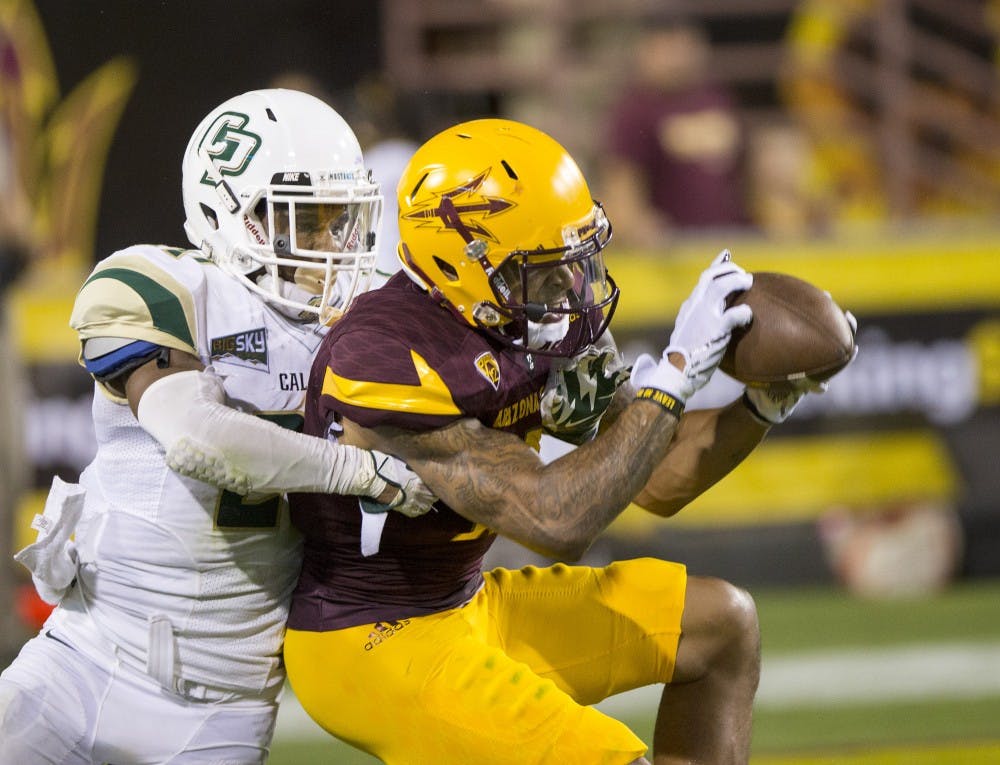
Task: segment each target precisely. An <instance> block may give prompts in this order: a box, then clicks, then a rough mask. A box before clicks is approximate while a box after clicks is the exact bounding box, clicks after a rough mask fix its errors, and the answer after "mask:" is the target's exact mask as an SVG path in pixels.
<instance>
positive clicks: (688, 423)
mask: <svg viewBox="0 0 1000 765" xmlns="http://www.w3.org/2000/svg"><path fill="white" fill-rule="evenodd" d="M767 431H768V429H767V428H766V427H765V426H764V425H762V424H761V423H760V421H759V420H757V419H756V418H755V417H753V416H752V415H751V414H750V412H749V410H748V409H747V408H746V407H745V406H744V405H743V404H742V403H741V401H740V400H739V399H737V400H736V401H734V402H733V403H731V404H729V405H728V406H725V407H722V408H721V409H703V410H697V411H693V412H687V413H685V414H684V416H683V417H682V418H681V422H680V425H679V426H678V428H677V436H676V438H675V439H674V441H673V442H672V443H671V444H670V446H669V448H668V450H667V453H666V456H665V457H664V458H663V460H661V461H660V463H659V464H658V465H657V466H656V467H655V468H654V469H653V471H652V475H651V476H650V478H649V481H648V482H647V483H646V485H645V486H644V487H643V488H642V490H641V491H640V492H639V493H638V495H637V496H636V498H635V502H636V504H637V505H639V506H640V507H643V508H645V509H646V510H649V511H650V512H652V513H656V514H657V515H662V516H670V515H673V514H675V513H676V512H677V511H678V510H680V509H681V508H682V507H684V506H685V505H686V504H688V503H689V502H690V501H691V500H693V499H694V498H695V497H697V496H698V495H700V494H702V493H703V492H705V491H706V490H707V489H708V488H709V487H711V486H713V485H714V484H715V483H717V482H718V481H719V480H720V479H722V478H723V477H724V476H726V475H727V474H728V473H730V472H731V471H732V470H733V469H734V468H735V467H736V466H737V465H739V464H740V463H741V462H742V461H743V460H744V459H745V458H746V457H747V455H749V454H750V452H752V451H753V449H754V448H755V447H756V446H757V444H759V443H760V442H761V440H762V439H763V438H764V436H765V435H766V434H767Z"/></svg>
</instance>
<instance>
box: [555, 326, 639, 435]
mask: <svg viewBox="0 0 1000 765" xmlns="http://www.w3.org/2000/svg"><path fill="white" fill-rule="evenodd" d="M631 371H632V370H631V368H630V367H626V366H625V364H624V362H623V361H622V358H621V356H620V355H619V354H618V352H617V350H615V349H614V348H603V349H600V348H597V347H595V346H593V345H589V346H587V347H586V348H584V349H583V351H581V352H580V353H579V354H577V355H576V356H574V357H573V358H572V359H571V360H570V362H569V363H568V364H567V365H566V366H563V367H557V366H553V367H552V369H551V371H550V372H549V379H548V382H547V383H546V385H545V392H544V393H543V394H542V400H541V413H542V424H543V425H544V426H545V429H546V430H547V431H548V432H549V433H551V434H552V435H553V436H556V437H557V438H560V439H562V440H563V441H568V442H569V443H571V444H577V445H579V444H582V443H584V442H586V441H589V440H590V439H591V438H592V437H593V436H594V435H595V434H596V433H597V426H598V425H599V424H600V422H601V417H602V416H603V415H604V412H605V411H606V410H607V408H608V406H610V404H611V400H612V399H613V398H614V397H615V392H616V391H617V390H618V389H619V388H620V387H621V386H622V385H623V384H624V383H625V381H626V380H628V378H629V373H630V372H631Z"/></svg>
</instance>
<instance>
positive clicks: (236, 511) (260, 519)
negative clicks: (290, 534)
mask: <svg viewBox="0 0 1000 765" xmlns="http://www.w3.org/2000/svg"><path fill="white" fill-rule="evenodd" d="M257 416H258V417H260V418H261V419H264V420H268V421H269V422H273V423H275V424H276V425H280V426H281V427H283V428H288V429H289V430H294V431H296V432H299V433H301V432H302V424H303V419H302V415H300V414H295V413H288V412H261V413H259V414H258V415H257ZM280 512H281V496H280V495H278V494H274V495H272V496H270V497H264V498H263V499H256V500H250V499H247V498H246V497H244V496H242V495H240V494H237V493H236V492H234V491H226V490H223V492H222V494H221V495H219V505H218V507H217V508H216V511H215V525H216V528H220V529H273V528H275V527H276V526H277V525H278V516H279V514H280Z"/></svg>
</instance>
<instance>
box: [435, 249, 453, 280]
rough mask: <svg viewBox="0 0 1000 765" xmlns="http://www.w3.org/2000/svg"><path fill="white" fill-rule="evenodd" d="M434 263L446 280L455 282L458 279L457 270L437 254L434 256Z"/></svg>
mask: <svg viewBox="0 0 1000 765" xmlns="http://www.w3.org/2000/svg"><path fill="white" fill-rule="evenodd" d="M434 265H436V266H437V267H438V269H439V270H440V271H441V273H442V274H444V275H445V277H446V278H447V279H448V281H452V282H457V281H458V271H456V270H455V267H454V266H453V265H452V264H451V263H447V262H445V261H444V260H442V259H441V258H439V257H438V256H437V255H435V256H434Z"/></svg>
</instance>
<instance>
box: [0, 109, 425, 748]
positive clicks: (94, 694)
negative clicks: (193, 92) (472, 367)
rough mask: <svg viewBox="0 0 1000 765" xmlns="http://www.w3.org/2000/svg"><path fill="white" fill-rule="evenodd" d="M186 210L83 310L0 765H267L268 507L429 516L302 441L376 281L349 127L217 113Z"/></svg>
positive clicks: (2, 714) (280, 609) (318, 113)
mask: <svg viewBox="0 0 1000 765" xmlns="http://www.w3.org/2000/svg"><path fill="white" fill-rule="evenodd" d="M183 196H184V209H185V214H186V217H187V220H186V222H185V226H184V227H185V231H186V232H187V235H188V238H189V239H190V240H191V243H192V244H193V245H194V249H188V250H185V249H174V248H170V247H162V246H152V245H136V246H133V247H128V248H126V249H124V250H121V251H119V252H116V253H114V254H113V255H111V256H110V257H108V258H106V259H105V260H103V261H101V262H100V263H99V264H98V265H97V267H96V268H95V269H94V271H93V273H92V274H91V275H90V277H89V278H88V279H87V281H86V282H85V283H84V285H83V287H82V288H81V290H80V292H79V295H78V296H77V299H76V304H75V306H74V309H73V314H72V317H71V320H70V323H71V325H72V326H73V328H74V329H75V330H76V331H77V333H78V334H79V337H80V340H81V343H82V351H81V357H80V359H81V363H82V364H83V365H84V366H85V367H86V369H87V370H88V371H89V372H90V374H91V375H92V376H93V378H94V380H95V395H94V403H93V416H94V425H95V430H96V434H97V441H98V450H97V455H96V457H95V458H94V461H93V462H92V463H91V464H90V465H89V466H88V467H87V468H86V469H85V470H84V471H83V473H82V475H81V476H80V483H79V485H71V484H65V483H62V482H60V481H58V479H57V480H56V482H55V483H54V485H53V489H52V492H51V493H50V495H49V499H48V502H47V504H46V509H45V513H44V515H42V516H38V517H37V518H36V524H35V525H36V527H37V528H38V529H39V539H38V541H37V542H35V543H34V544H32V545H30V546H29V547H28V548H26V549H25V550H23V551H22V552H21V553H19V554H18V556H17V557H18V559H19V560H20V561H21V562H22V563H24V564H25V565H27V566H28V567H29V568H31V569H32V573H33V578H34V580H35V583H36V586H37V587H38V589H39V592H40V593H42V595H43V597H45V598H46V600H48V601H49V602H53V603H58V605H57V607H56V609H55V610H54V611H53V613H52V615H51V617H50V618H49V619H48V621H47V622H46V624H45V626H44V627H43V628H42V631H41V633H40V634H39V635H38V636H37V637H36V638H34V639H33V640H31V641H29V642H28V643H27V644H26V645H25V646H24V648H23V650H22V651H21V653H20V655H19V656H18V658H17V659H16V660H15V661H14V663H13V664H12V665H11V666H10V667H8V668H7V669H6V670H5V671H4V672H3V674H2V675H0V763H11V764H12V765H13V763H118V764H119V765H124V763H173V764H175V765H182V764H184V765H188V764H193V763H262V762H264V761H265V759H266V756H267V747H268V745H269V743H270V740H271V736H272V733H273V728H274V722H275V716H276V712H277V704H278V697H279V693H280V691H281V688H282V685H283V682H284V678H285V671H284V666H283V662H282V658H281V647H282V639H283V634H284V623H285V617H286V615H287V609H288V601H289V596H290V594H291V591H292V588H293V587H294V585H295V581H296V577H297V574H298V571H299V567H300V562H301V540H300V537H299V536H298V534H297V532H296V531H294V529H293V528H292V527H291V526H290V525H289V522H288V513H287V504H286V501H285V496H284V494H285V492H291V491H314V492H315V491H320V492H335V493H339V494H344V493H348V494H355V495H358V496H359V497H361V498H363V499H360V500H359V501H360V502H361V504H362V508H363V509H364V510H366V511H369V512H386V511H387V510H389V509H394V510H396V511H401V512H404V513H407V514H419V513H420V512H423V511H426V510H427V509H428V508H429V506H430V504H431V502H433V496H432V495H430V493H429V492H428V491H427V490H426V488H425V487H424V486H423V485H422V484H421V483H420V481H419V479H417V478H416V476H415V475H414V474H412V473H410V472H409V471H408V470H407V469H406V468H405V466H404V465H402V463H399V462H397V461H395V460H393V459H392V458H390V457H388V456H386V455H381V454H379V453H377V452H368V451H363V450H359V449H356V448H354V447H351V446H338V445H336V444H335V443H332V442H329V441H325V440H322V439H318V438H314V437H309V436H306V435H303V434H302V433H299V432H296V431H297V428H298V427H299V426H300V425H301V421H302V418H301V409H302V405H303V401H304V396H305V388H306V383H307V380H308V378H309V367H310V364H311V361H312V356H313V352H314V351H315V350H316V348H317V346H318V345H319V342H320V340H321V338H322V336H323V334H324V333H325V330H326V328H327V326H328V325H329V324H330V323H331V322H332V321H333V320H334V319H335V318H336V317H337V316H338V315H339V314H340V312H342V311H343V310H344V309H345V308H346V307H347V306H348V304H349V303H350V301H351V300H352V298H353V296H354V295H355V294H357V293H358V292H359V291H363V290H364V289H366V288H367V285H368V281H369V280H370V278H371V275H372V271H373V268H374V261H375V244H376V236H377V231H378V227H379V222H380V213H381V203H382V197H381V194H380V190H379V187H378V185H377V184H376V183H375V182H373V180H372V179H371V177H370V174H369V173H368V172H367V171H366V169H365V166H364V162H363V158H362V154H361V150H360V148H359V146H358V141H357V139H356V138H355V136H354V133H353V132H352V131H351V129H350V127H349V126H348V125H347V123H345V122H344V120H343V119H342V118H341V117H340V115H338V114H337V113H336V112H335V111H334V110H333V109H331V108H330V107H329V106H327V105H326V104H324V103H323V102H322V101H320V100H318V99H316V98H314V97H312V96H309V95H306V94H304V93H299V92H296V91H290V90H261V91H254V92H250V93H245V94H243V95H240V96H237V97H235V98H232V99H230V100H229V101H227V102H225V103H223V104H222V105H220V106H219V107H217V108H216V109H214V110H213V111H212V112H211V113H210V114H209V115H208V116H207V117H205V119H204V120H203V121H202V122H201V124H200V125H199V126H198V128H197V129H196V130H195V132H194V134H193V135H192V137H191V140H190V142H189V144H188V147H187V150H186V153H185V155H184V161H183ZM365 498H367V499H365ZM71 534H75V537H74V538H73V539H72V540H71V539H70V535H71Z"/></svg>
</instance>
